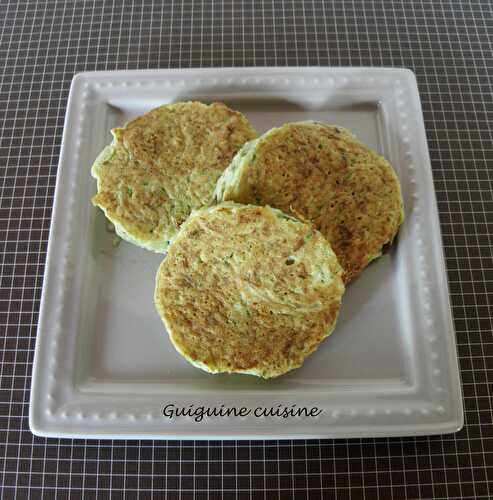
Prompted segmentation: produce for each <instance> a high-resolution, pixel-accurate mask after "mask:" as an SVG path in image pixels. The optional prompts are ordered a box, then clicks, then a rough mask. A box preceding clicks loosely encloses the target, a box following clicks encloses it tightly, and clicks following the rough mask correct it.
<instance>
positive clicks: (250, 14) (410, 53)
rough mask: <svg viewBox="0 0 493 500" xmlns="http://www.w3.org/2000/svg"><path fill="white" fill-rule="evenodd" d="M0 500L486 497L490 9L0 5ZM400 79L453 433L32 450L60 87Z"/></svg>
mask: <svg viewBox="0 0 493 500" xmlns="http://www.w3.org/2000/svg"><path fill="white" fill-rule="evenodd" d="M0 30H1V32H0V65H1V68H2V72H1V75H0V122H1V127H0V167H1V178H0V184H1V197H0V204H1V206H0V234H1V238H0V248H1V252H2V253H1V260H2V264H1V268H0V273H1V274H0V280H1V291H0V325H1V330H0V355H1V364H0V383H1V386H0V488H1V493H0V495H1V496H2V498H6V499H7V498H21V499H22V498H41V497H45V498H79V497H84V498H96V497H97V498H108V496H109V495H110V494H112V496H114V497H115V498H120V497H122V498H123V497H124V498H137V497H138V498H147V497H150V496H155V497H156V498H173V499H174V498H180V499H186V498H209V499H215V498H239V499H240V498H250V499H257V498H279V499H283V498H293V499H294V498H351V499H357V498H367V499H374V498H396V499H398V498H491V497H492V496H493V424H492V417H493V413H492V398H491V394H492V392H493V363H492V359H493V338H492V317H493V310H492V300H493V299H492V297H493V260H492V236H491V235H492V228H493V216H492V214H493V200H492V176H493V173H492V166H493V141H492V128H493V127H492V124H493V97H492V70H493V47H492V40H491V35H492V32H493V7H492V2H491V1H490V0H463V1H445V0H400V1H397V0H396V1H387V0H343V1H335V2H332V1H328V0H327V1H323V0H307V1H299V0H289V1H277V0H255V1H246V0H244V1H238V0H234V1H232V0H222V1H216V0H204V1H199V0H186V1H178V0H175V1H162V2H158V1H151V0H146V1H142V2H137V1H133V2H131V1H127V0H125V1H117V0H113V1H104V2H103V1H95V0H94V1H93V0H84V1H82V0H81V1H69V0H65V1H58V0H39V1H35V0H27V1H24V0H23V1H17V2H14V1H11V2H8V1H6V0H3V1H0ZM265 65H280V66H284V65H300V66H302V65H315V66H318V65H321V66H327V65H328V66H339V65H347V66H361V65H365V66H404V67H408V68H411V69H412V70H414V71H415V73H416V75H417V79H418V84H419V89H420V93H421V98H422V103H423V108H424V117H425V124H426V130H427V135H428V141H429V147H430V153H431V159H432V166H433V175H434V180H435V188H436V193H437V197H438V204H439V210H440V220H441V224H442V231H443V244H444V248H445V254H446V263H447V268H448V278H449V282H450V292H451V299H452V305H453V315H454V320H455V328H456V332H457V344H458V352H459V360H460V368H461V375H462V382H463V389H464V403H465V426H464V429H463V430H462V431H460V432H459V433H458V434H456V435H444V436H434V437H421V438H417V439H412V438H404V439H352V440H338V441H333V440H320V441H319V440H310V441H265V442H263V441H251V442H250V441H245V442H234V441H226V442H203V441H196V442H193V441H190V442H179V441H153V442H144V441H116V440H115V441H96V440H90V441H82V440H68V439H61V440H57V439H41V438H37V437H34V436H33V435H32V434H31V433H30V431H29V428H28V402H29V388H30V383H31V370H32V361H33V351H34V345H35V336H36V324H37V321H38V309H39V299H40V294H41V287H42V275H43V269H44V263H45V257H46V244H47V238H48V230H49V225H50V216H51V210H52V199H53V192H54V186H55V176H56V171H57V161H58V154H59V149H60V141H61V136H62V127H63V119H64V114H65V108H66V102H67V95H68V90H69V85H70V81H71V79H72V77H73V75H74V73H76V72H79V71H86V70H103V69H131V68H177V67H198V66H204V67H205V66H265Z"/></svg>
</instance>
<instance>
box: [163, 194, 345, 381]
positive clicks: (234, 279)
mask: <svg viewBox="0 0 493 500" xmlns="http://www.w3.org/2000/svg"><path fill="white" fill-rule="evenodd" d="M341 276H342V269H341V267H340V266H339V263H338V261H337V258H336V256H335V254H334V252H333V251H332V249H331V247H330V244H329V243H328V241H327V240H326V239H325V238H324V237H323V236H322V235H321V234H320V233H319V232H318V231H317V230H315V229H314V228H313V227H312V226H311V225H310V224H306V223H304V222H300V221H299V220H297V219H295V218H293V217H290V216H288V215H286V214H284V213H282V212H281V211H279V210H275V209H272V208H270V207H259V206H253V205H237V204H234V203H224V204H220V205H216V206H213V207H209V208H204V209H202V210H199V211H196V212H194V213H192V215H191V216H190V218H189V219H188V220H187V221H186V222H185V223H184V224H183V226H182V228H181V230H180V232H179V234H178V235H177V236H176V238H175V239H174V240H173V242H172V244H171V245H170V247H169V249H168V255H167V256H166V258H165V259H164V261H163V262H162V264H161V266H160V267H159V270H158V273H157V277H156V290H155V304H156V308H157V310H158V312H159V314H160V316H161V318H162V320H163V322H164V324H165V326H166V329H167V331H168V334H169V336H170V338H171V341H172V343H173V344H174V346H175V347H176V349H177V350H178V352H180V353H181V354H182V355H183V356H184V357H185V358H186V359H187V360H188V361H190V362H191V363H192V364H193V365H195V366H197V367H199V368H202V369H203V370H206V371H208V372H212V373H218V372H230V373H231V372H237V373H248V374H252V375H257V376H260V377H264V378H269V377H276V376H278V375H282V374H283V373H286V372H287V371H289V370H292V369H293V368H297V367H299V366H300V365H301V364H302V363H303V361H304V359H305V358H306V357H307V356H308V355H309V354H311V353H312V352H313V351H314V350H315V349H316V348H317V346H318V345H319V344H320V342H321V341H322V340H323V339H324V338H325V337H327V336H328V335H329V334H330V333H331V332H332V330H333V329H334V326H335V323H336V319H337V315H338V312H339V308H340V304H341V297H342V295H343V293H344V284H343V281H342V277H341Z"/></svg>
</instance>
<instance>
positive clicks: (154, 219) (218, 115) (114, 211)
mask: <svg viewBox="0 0 493 500" xmlns="http://www.w3.org/2000/svg"><path fill="white" fill-rule="evenodd" d="M112 134H113V142H112V144H110V145H109V146H107V147H106V148H105V149H104V150H103V151H102V152H101V153H100V155H99V156H98V158H97V159H96V162H95V163H94V165H93V167H92V170H91V173H92V175H93V177H95V178H96V179H97V187H98V193H97V194H96V195H95V196H94V197H93V199H92V201H93V203H94V205H97V206H99V207H100V208H101V209H102V210H103V211H104V212H105V214H106V216H107V217H108V219H109V220H111V222H113V224H114V225H115V229H116V232H117V233H118V235H119V236H121V237H122V238H123V239H125V240H127V241H130V242H131V243H134V244H136V245H139V246H142V247H144V248H147V249H149V250H154V251H156V252H165V251H166V248H167V246H168V242H169V240H170V239H171V238H172V237H173V236H174V234H175V233H176V232H177V230H178V228H179V227H180V225H181V224H182V223H183V221H185V220H186V218H187V217H188V216H189V214H190V212H191V211H192V210H193V209H194V208H199V207H201V206H203V205H204V204H206V203H207V202H209V201H210V197H211V194H212V191H213V190H214V186H215V184H216V181H217V179H218V177H219V176H220V174H221V173H222V172H223V170H224V169H225V168H226V167H227V165H228V164H229V162H230V161H231V159H232V158H233V156H234V154H235V153H236V152H237V151H238V150H239V149H240V148H241V146H243V144H244V143H245V142H246V141H248V140H251V139H253V138H254V137H256V135H257V134H256V133H255V131H254V130H253V128H252V127H251V125H250V124H249V122H248V121H247V119H246V118H245V117H244V116H243V115H242V114H241V113H238V112H236V111H233V110H231V109H230V108H228V107H227V106H225V105H224V104H221V103H214V104H211V105H206V104H202V103H199V102H183V103H177V104H172V105H168V106H161V107H159V108H156V109H153V110H152V111H149V112H148V113H145V114H144V115H142V116H139V117H138V118H136V119H134V120H132V121H130V122H129V123H127V124H126V125H125V126H124V127H123V128H116V129H113V130H112Z"/></svg>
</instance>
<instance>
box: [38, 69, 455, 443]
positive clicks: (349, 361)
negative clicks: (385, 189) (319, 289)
mask: <svg viewBox="0 0 493 500" xmlns="http://www.w3.org/2000/svg"><path fill="white" fill-rule="evenodd" d="M189 99H198V100H203V101H216V100H217V101H223V102H226V103H227V104H230V105H231V106H233V107H235V108H237V109H239V110H240V111H242V112H244V113H245V114H246V115H247V117H248V118H249V119H250V120H251V121H252V122H253V124H254V126H255V127H256V128H257V130H258V131H259V132H264V131H266V130H267V129H269V128H270V127H272V126H275V125H280V124H282V123H284V122H287V121H298V120H306V119H316V120H321V121H325V122H330V123H337V124H339V125H342V126H345V127H348V128H350V129H352V130H353V131H354V132H355V133H356V135H357V136H358V137H359V138H360V139H361V140H362V141H364V142H366V143H367V144H369V145H370V146H371V147H373V148H374V149H376V150H377V151H379V152H380V153H382V154H383V155H384V156H386V157H387V158H388V159H389V160H390V161H391V162H392V164H393V165H394V166H395V169H396V171H397V173H398V175H399V178H400V180H401V184H402V189H403V195H404V203H405V210H406V220H405V222H404V225H403V227H402V229H401V231H400V234H399V237H398V242H397V244H396V245H394V247H393V248H392V250H391V251H390V252H388V253H387V254H385V255H384V256H383V257H382V258H380V259H379V260H378V261H376V262H375V263H373V264H371V265H370V266H369V268H368V269H367V270H366V271H365V272H364V273H363V274H362V275H361V276H360V277H359V278H358V279H357V280H355V281H354V282H353V283H351V285H350V286H349V288H348V290H347V293H346V295H345V297H344V300H343V308H342V312H341V315H340V319H339V322H338V326H337V328H336V330H335V332H334V333H333V334H332V335H331V337H329V338H328V339H327V340H326V341H325V342H324V343H323V344H322V345H321V346H320V348H319V350H318V351H317V352H316V353H315V354H314V355H312V356H311V357H310V358H309V359H308V360H307V361H306V363H305V365H304V366H303V367H302V368H301V369H298V370H295V371H293V372H291V373H290V374H288V375H286V376H284V377H281V378H279V379H276V380H270V381H264V380H259V379H256V378H254V377H250V376H244V375H209V374H207V373H204V372H202V371H200V370H198V369H196V368H193V367H192V366H191V365H189V364H188V363H187V362H186V361H185V360H184V359H182V358H181V357H180V356H179V355H178V354H177V353H176V352H175V350H174V348H173V347H172V345H171V343H170V342H169V340H168V338H167V334H166V332H165V331H164V328H163V326H162V323H161V321H160V319H159V317H158V315H157V313H156V312H155V310H154V306H153V300H152V296H153V290H154V275H155V272H156V269H157V266H158V265H159V262H160V261H161V259H162V256H160V255H156V254H153V253H150V252H147V251H145V250H142V249H139V248H137V247H133V246H131V245H130V244H128V243H125V242H121V243H120V244H119V245H117V246H114V244H113V239H114V235H113V234H112V233H110V232H109V231H108V230H107V229H106V223H105V219H104V217H103V214H102V213H101V211H100V210H97V209H95V208H94V207H93V206H92V205H91V204H90V202H89V200H90V197H91V195H92V194H93V193H94V192H95V182H94V180H93V179H92V178H91V177H90V175H89V169H90V166H91V164H92V162H93V160H94V159H95V157H96V155H97V153H98V152H99V151H100V149H101V148H102V147H103V146H104V145H105V144H106V143H107V142H109V141H110V134H109V129H110V128H111V127H113V126H117V125H121V124H123V123H124V122H125V121H127V120H128V119H130V118H132V117H134V116H136V115H137V114H140V113H142V112H144V111H146V110H149V109H151V108H152V107H154V106H157V105H160V104H163V103H170V102H174V101H178V100H189ZM170 403H173V404H175V405H177V406H180V407H183V406H189V405H191V404H193V405H195V406H200V405H205V406H208V407H212V406H216V407H219V406H220V405H221V404H224V405H225V406H228V407H230V406H237V407H238V406H245V407H248V408H250V409H254V408H256V407H259V406H261V407H276V406H277V405H278V404H280V405H285V406H291V405H293V404H296V405H298V406H306V407H314V406H316V407H317V408H319V409H321V410H322V413H321V414H320V415H319V416H318V417H316V418H313V417H308V418H306V417H305V418H302V417H300V418H295V417H292V418H286V419H279V418H275V417H266V418H256V417H254V416H252V415H249V416H247V417H223V418H219V417H211V418H206V419H204V420H203V421H202V422H195V421H194V419H193V418H190V417H176V418H171V419H170V418H165V417H164V416H163V414H162V409H163V406H164V405H166V404H170ZM29 421H30V426H31V430H32V431H33V432H34V433H35V434H38V435H43V436H60V437H98V438H141V439H142V438H166V437H169V438H183V439H186V438H194V439H198V438H234V439H242V438H246V439H253V438H280V437H293V438H294V437H370V436H404V435H419V434H436V433H447V432H454V431H456V430H458V429H459V428H460V427H461V426H462V423H463V410H462V400H461V391H460V383H459V376H458V368H457V358H456V350H455V338H454V332H453V326H452V319H451V312H450V305H449V296H448V287H447V279H446V273H445V267H444V260H443V255H442V242H441V236H440V227H439V222H438V214H437V207H436V201H435V194H434V189H433V182H432V175H431V167H430V160H429V156H428V149H427V144H426V136H425V131H424V125H423V117H422V113H421V107H420V101H419V95H418V90H417V86H416V81H415V78H414V75H413V74H412V73H411V72H410V71H408V70H405V69H390V68H389V69H386V68H242V69H220V70H219V69H200V70H199V69H197V70H150V71H122V72H96V73H84V74H80V75H77V76H76V77H75V78H74V80H73V82H72V87H71V90H70V96H69V103H68V109H67V116H66V121H65V128H64V134H63V142H62V151H61V157H60V165H59V169H58V175H57V186H56V193H55V204H54V210H53V220H52V226H51V231H50V240H49V246H48V260H47V265H46V272H45V278H44V285H43V294H42V300H41V312H40V321H39V327H38V338H37V344H36V352H35V361H34V371H33V380H32V390H31V404H30V419H29Z"/></svg>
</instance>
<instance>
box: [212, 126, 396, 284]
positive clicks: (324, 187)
mask: <svg viewBox="0 0 493 500" xmlns="http://www.w3.org/2000/svg"><path fill="white" fill-rule="evenodd" d="M214 196H215V199H216V200H217V201H219V202H221V201H226V200H231V201H235V202H238V203H254V204H258V205H270V206H273V207H276V208H279V209H280V210H283V211H284V212H287V213H291V214H294V215H296V216H298V217H300V218H302V219H305V220H308V221H311V222H312V223H313V224H314V225H315V226H316V227H317V228H318V229H319V230H320V231H321V233H322V234H323V235H324V236H325V237H326V238H327V239H328V240H329V242H330V243H331V245H332V248H333V249H334V252H335V253H336V255H337V257H338V259H339V262H340V264H341V266H342V267H343V269H344V281H345V282H346V283H347V282H348V281H350V280H351V279H352V278H353V277H354V276H356V275H357V274H359V273H360V272H361V271H362V270H363V269H364V268H365V267H366V266H367V265H368V264H369V262H370V261H372V260H373V259H375V258H376V257H378V256H380V255H381V252H382V247H383V246H384V245H387V244H390V243H391V242H392V241H393V239H394V237H395V235H396V234H397V231H398V229H399V226H400V224H401V223H402V221H403V218H404V211H403V202H402V196H401V190H400V184H399V180H398V178H397V175H396V173H395V171H394V169H393V168H392V166H391V165H390V163H389V162H388V161H387V160H385V158H383V157H382V156H380V155H378V154H377V153H375V152H374V151H372V150H371V149H370V148H368V147H367V146H365V145H364V144H362V143H361V142H359V141H358V140H357V139H356V138H355V137H354V136H353V135H352V134H351V132H350V131H349V130H347V129H343V128H341V127H337V126H330V125H326V124H323V123H318V122H300V123H290V124H286V125H284V126H282V127H280V128H275V129H272V130H270V131H269V132H267V133H266V134H264V135H263V136H261V137H259V138H258V139H256V140H253V141H251V142H249V143H247V144H245V146H244V147H243V148H242V149H241V150H240V151H239V153H238V154H237V155H236V156H235V158H234V159H233V161H232V163H231V165H230V166H229V167H228V168H227V169H226V170H225V171H224V173H223V174H222V176H221V177H220V179H219V181H218V183H217V186H216V189H215V193H214Z"/></svg>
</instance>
